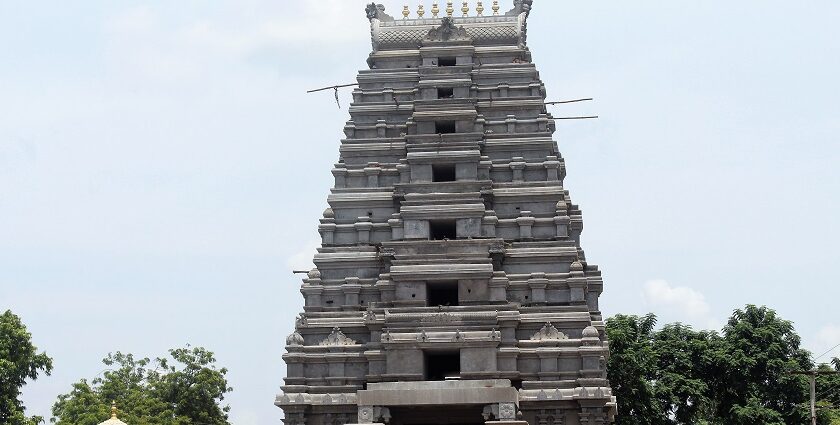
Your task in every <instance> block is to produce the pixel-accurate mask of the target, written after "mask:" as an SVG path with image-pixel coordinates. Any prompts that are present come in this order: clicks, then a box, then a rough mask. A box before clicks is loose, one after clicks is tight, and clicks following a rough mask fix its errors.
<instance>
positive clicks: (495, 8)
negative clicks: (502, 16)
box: [493, 0, 499, 15]
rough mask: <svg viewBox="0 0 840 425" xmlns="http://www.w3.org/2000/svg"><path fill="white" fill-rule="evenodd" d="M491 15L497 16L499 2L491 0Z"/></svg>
mask: <svg viewBox="0 0 840 425" xmlns="http://www.w3.org/2000/svg"><path fill="white" fill-rule="evenodd" d="M493 14H494V15H498V14H499V0H493Z"/></svg>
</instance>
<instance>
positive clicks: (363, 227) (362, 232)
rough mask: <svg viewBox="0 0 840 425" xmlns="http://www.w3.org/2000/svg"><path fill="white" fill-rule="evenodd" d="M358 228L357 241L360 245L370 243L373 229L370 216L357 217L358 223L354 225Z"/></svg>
mask: <svg viewBox="0 0 840 425" xmlns="http://www.w3.org/2000/svg"><path fill="white" fill-rule="evenodd" d="M353 227H354V228H355V229H356V241H357V243H358V244H360V245H367V244H369V243H370V231H371V230H372V229H373V223H371V220H370V217H359V218H358V219H356V224H354V225H353Z"/></svg>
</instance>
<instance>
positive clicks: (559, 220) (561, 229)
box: [554, 199, 572, 239]
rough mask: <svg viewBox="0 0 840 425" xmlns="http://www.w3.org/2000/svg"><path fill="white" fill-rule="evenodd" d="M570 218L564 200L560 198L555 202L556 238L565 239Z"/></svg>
mask: <svg viewBox="0 0 840 425" xmlns="http://www.w3.org/2000/svg"><path fill="white" fill-rule="evenodd" d="M571 221H572V218H571V217H569V210H568V206H566V201H565V200H563V199H561V200H560V201H559V202H557V215H555V216H554V225H555V226H557V237H556V239H565V238H568V237H569V223H571Z"/></svg>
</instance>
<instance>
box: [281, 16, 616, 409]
mask: <svg viewBox="0 0 840 425" xmlns="http://www.w3.org/2000/svg"><path fill="white" fill-rule="evenodd" d="M448 3H449V4H448V5H446V9H443V7H438V6H437V4H436V5H435V7H433V8H432V9H431V10H429V11H422V9H421V10H420V11H419V12H418V14H419V15H420V17H419V18H417V19H408V15H409V13H408V8H407V7H406V9H405V11H404V15H405V18H402V19H395V18H393V17H391V16H388V15H387V14H385V8H384V7H382V6H381V5H380V6H377V5H374V4H371V5H370V6H368V9H367V16H368V18H369V19H370V22H371V30H372V38H373V53H371V55H370V58H369V59H368V63H369V65H370V69H369V70H363V71H361V72H360V73H359V76H358V88H357V89H355V91H354V92H353V104H352V105H351V107H350V116H351V120H350V121H349V122H347V125H346V126H345V127H344V133H345V134H346V138H345V139H344V140H342V141H341V147H340V156H339V160H338V163H337V164H336V165H335V168H334V169H333V170H332V172H333V175H334V176H335V188H334V189H333V190H332V193H331V195H330V196H329V198H328V202H329V206H330V207H329V208H327V210H326V211H325V212H324V217H323V218H322V219H321V220H320V222H321V223H320V225H319V226H318V230H319V231H320V233H321V236H322V247H321V248H319V249H318V253H317V255H316V256H315V260H314V262H315V265H316V268H315V269H313V270H312V271H310V272H309V274H308V277H307V278H306V279H304V280H303V286H302V287H301V292H302V293H303V296H304V298H305V300H306V303H305V307H304V313H303V314H301V315H300V317H299V319H298V320H297V323H295V330H294V332H293V333H292V334H291V335H290V336H289V337H288V339H287V341H286V342H287V346H288V347H287V349H288V353H287V354H285V355H284V356H283V359H284V360H285V362H286V364H287V366H288V376H287V377H286V379H285V385H284V386H283V387H282V390H283V393H282V394H280V395H279V396H278V397H277V400H276V405H277V406H279V407H281V408H282V409H283V411H284V413H285V419H284V421H285V423H286V425H344V424H347V423H390V424H393V425H412V424H449V425H455V424H458V425H468V424H480V423H484V422H488V423H496V424H500V423H505V424H508V423H510V424H520V425H526V422H527V424H530V425H561V424H563V425H577V424H584V425H595V424H599V425H600V424H606V423H610V422H611V421H612V417H613V415H614V413H615V399H614V398H613V397H612V395H611V390H610V387H609V384H608V382H607V379H606V369H605V363H606V362H605V359H606V357H607V356H608V345H607V342H606V341H605V336H604V324H603V321H602V316H601V313H600V311H599V308H598V297H599V295H600V294H601V291H602V287H603V284H602V280H601V273H600V272H599V271H598V268H597V267H596V266H594V265H592V264H588V263H587V262H586V260H585V257H584V254H583V251H582V250H581V248H580V243H579V241H580V239H579V238H580V233H581V230H582V228H583V224H582V221H581V212H580V210H579V209H578V207H577V206H576V205H574V204H572V203H571V201H570V199H569V196H568V192H567V191H566V190H565V189H564V188H563V179H564V177H565V167H564V163H563V160H562V158H561V157H560V153H559V151H558V148H557V144H556V143H555V142H554V141H553V139H552V134H553V133H554V130H555V122H554V120H553V117H552V116H551V114H549V113H548V112H547V111H546V106H545V103H544V102H545V88H544V86H543V83H542V82H541V81H540V77H539V73H538V72H537V70H536V68H535V67H534V65H533V64H532V63H531V54H530V52H529V50H528V48H527V46H526V44H525V37H526V23H527V19H528V15H529V13H530V9H531V1H530V0H517V1H515V2H514V5H515V7H514V9H513V10H511V11H509V12H507V13H504V14H499V12H498V5H497V4H494V5H492V6H491V7H488V9H490V10H485V9H484V6H483V5H482V4H480V3H479V4H477V5H476V11H477V12H479V13H478V16H473V17H468V16H466V15H468V12H469V6H468V5H467V3H463V4H464V6H463V9H461V10H459V12H462V13H463V15H465V16H464V17H460V16H457V17H452V15H453V14H454V13H455V10H454V9H455V8H454V7H453V5H452V3H451V2H448ZM488 3H489V2H488ZM494 3H496V2H494ZM441 9H443V10H441ZM429 12H431V13H429ZM484 12H486V16H482V15H485V13H484ZM458 15H460V13H459V14H458Z"/></svg>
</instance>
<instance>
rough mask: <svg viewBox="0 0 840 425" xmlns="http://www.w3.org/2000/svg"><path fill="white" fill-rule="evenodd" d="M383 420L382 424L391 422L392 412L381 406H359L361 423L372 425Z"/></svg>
mask: <svg viewBox="0 0 840 425" xmlns="http://www.w3.org/2000/svg"><path fill="white" fill-rule="evenodd" d="M379 419H382V422H384V423H386V424H387V423H388V422H391V411H390V410H389V409H388V408H387V407H380V406H359V423H360V424H370V423H374V422H376V421H378V420H379Z"/></svg>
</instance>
